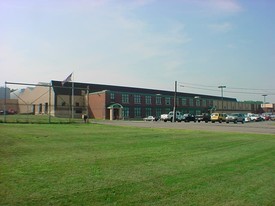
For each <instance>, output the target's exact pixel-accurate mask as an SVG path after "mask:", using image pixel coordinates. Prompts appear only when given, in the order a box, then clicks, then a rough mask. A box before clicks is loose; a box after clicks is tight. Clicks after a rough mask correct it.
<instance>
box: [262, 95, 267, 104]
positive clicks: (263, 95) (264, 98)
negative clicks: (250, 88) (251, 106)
mask: <svg viewBox="0 0 275 206" xmlns="http://www.w3.org/2000/svg"><path fill="white" fill-rule="evenodd" d="M262 96H263V97H264V104H265V97H266V96H267V94H263V95H262Z"/></svg>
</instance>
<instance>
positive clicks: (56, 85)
mask: <svg viewBox="0 0 275 206" xmlns="http://www.w3.org/2000/svg"><path fill="white" fill-rule="evenodd" d="M51 82H52V86H53V90H54V92H55V93H56V94H61V95H65V94H71V90H72V82H67V83H65V84H64V86H62V84H61V81H55V80H52V81H51ZM88 87H89V92H90V93H92V92H99V91H102V90H109V91H114V92H129V93H145V94H162V95H167V96H173V95H174V91H165V90H157V89H145V88H137V87H126V86H115V85H104V84H91V83H80V82H74V88H75V95H80V94H81V90H85V91H86V90H87V88H88ZM177 95H178V96H186V97H193V98H194V97H195V96H200V97H202V98H205V99H215V100H220V99H221V97H220V96H212V95H204V94H195V93H184V92H177ZM223 99H224V100H226V101H234V102H237V99H236V98H230V97H223Z"/></svg>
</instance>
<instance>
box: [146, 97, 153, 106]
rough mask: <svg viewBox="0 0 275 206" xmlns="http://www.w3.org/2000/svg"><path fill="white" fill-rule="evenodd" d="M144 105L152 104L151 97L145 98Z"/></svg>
mask: <svg viewBox="0 0 275 206" xmlns="http://www.w3.org/2000/svg"><path fill="white" fill-rule="evenodd" d="M145 103H146V104H152V98H151V96H145Z"/></svg>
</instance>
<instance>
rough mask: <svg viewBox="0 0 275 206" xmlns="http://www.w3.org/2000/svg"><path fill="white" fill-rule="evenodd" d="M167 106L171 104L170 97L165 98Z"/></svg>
mask: <svg viewBox="0 0 275 206" xmlns="http://www.w3.org/2000/svg"><path fill="white" fill-rule="evenodd" d="M165 104H166V105H170V104H171V98H170V97H166V98H165Z"/></svg>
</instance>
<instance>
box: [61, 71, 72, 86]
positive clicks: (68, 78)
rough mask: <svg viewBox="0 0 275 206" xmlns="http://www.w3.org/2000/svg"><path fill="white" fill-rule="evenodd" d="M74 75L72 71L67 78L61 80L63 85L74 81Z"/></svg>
mask: <svg viewBox="0 0 275 206" xmlns="http://www.w3.org/2000/svg"><path fill="white" fill-rule="evenodd" d="M72 76H73V73H71V74H70V75H69V76H68V77H67V78H66V79H64V80H63V81H62V82H61V84H62V86H63V85H64V84H65V83H66V82H70V81H72Z"/></svg>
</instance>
